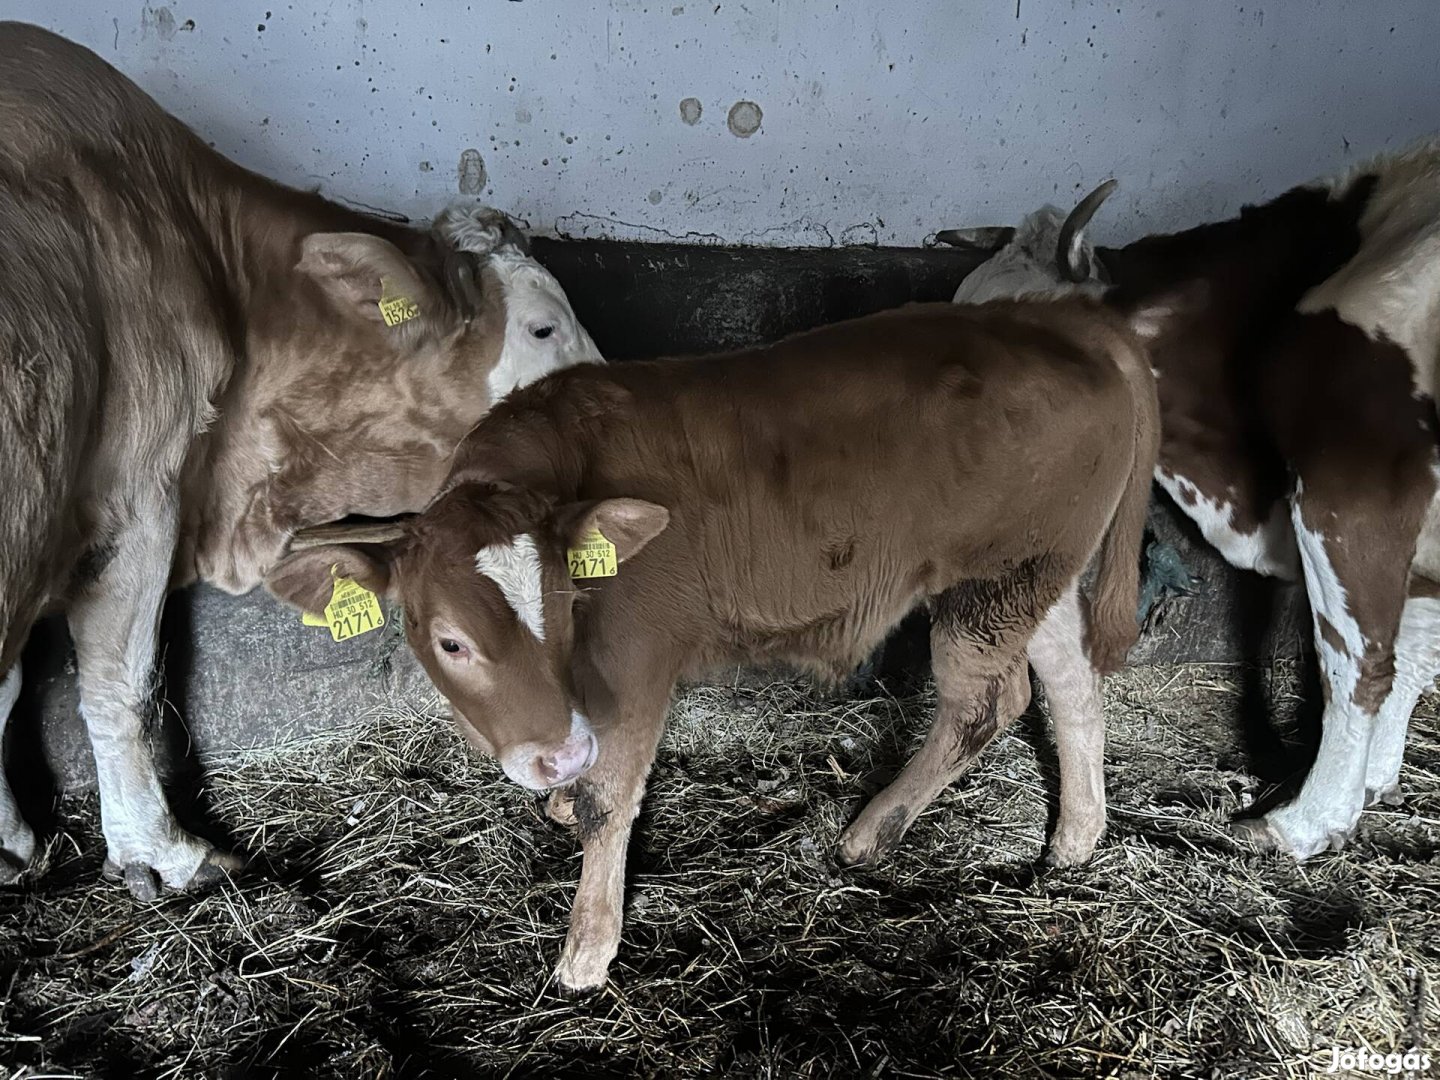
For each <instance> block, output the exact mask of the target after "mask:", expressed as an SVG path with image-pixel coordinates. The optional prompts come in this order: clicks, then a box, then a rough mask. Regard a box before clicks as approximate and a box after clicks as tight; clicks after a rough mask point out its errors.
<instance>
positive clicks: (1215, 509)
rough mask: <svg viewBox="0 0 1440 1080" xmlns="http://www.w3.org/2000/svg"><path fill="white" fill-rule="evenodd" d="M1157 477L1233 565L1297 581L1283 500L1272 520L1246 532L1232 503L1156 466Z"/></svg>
mask: <svg viewBox="0 0 1440 1080" xmlns="http://www.w3.org/2000/svg"><path fill="white" fill-rule="evenodd" d="M1155 480H1156V482H1157V483H1158V484H1159V485H1160V486H1161V487H1162V488H1164V489H1165V490H1166V491H1167V492H1169V493H1170V496H1171V498H1173V499H1174V500H1175V503H1176V505H1177V506H1179V507H1180V509H1181V510H1183V511H1184V512H1185V514H1186V516H1187V517H1189V518H1190V520H1191V521H1193V522H1195V524H1196V525H1197V526H1199V528H1200V533H1201V535H1202V536H1204V537H1205V539H1206V540H1207V541H1208V542H1209V543H1210V545H1211V546H1212V547H1214V548H1215V550H1217V551H1218V552H1220V554H1221V555H1223V556H1224V557H1225V561H1226V562H1228V563H1229V564H1230V565H1231V566H1235V567H1239V568H1240V569H1241V570H1254V571H1255V572H1256V573H1257V574H1264V575H1265V576H1267V577H1277V578H1281V579H1283V580H1285V581H1294V580H1295V579H1296V578H1297V577H1299V576H1300V564H1299V552H1298V551H1296V548H1295V534H1294V532H1293V531H1292V529H1291V526H1290V515H1289V512H1288V510H1287V508H1286V506H1285V504H1284V503H1283V502H1278V503H1276V504H1275V508H1274V510H1272V511H1271V514H1270V518H1269V520H1267V521H1265V522H1263V523H1261V525H1260V527H1259V528H1258V529H1257V530H1255V531H1254V532H1249V533H1246V532H1241V531H1239V530H1238V529H1236V528H1235V527H1234V526H1233V525H1232V524H1231V521H1232V516H1233V514H1234V511H1235V506H1234V504H1233V503H1229V502H1224V501H1221V500H1219V499H1215V498H1211V497H1210V496H1209V495H1207V494H1205V492H1203V491H1201V490H1200V489H1199V488H1197V487H1196V486H1195V485H1194V484H1193V483H1191V482H1190V481H1189V480H1187V479H1186V478H1185V477H1183V476H1180V475H1177V474H1176V473H1173V472H1170V471H1169V470H1168V469H1164V468H1160V467H1157V468H1156V469H1155Z"/></svg>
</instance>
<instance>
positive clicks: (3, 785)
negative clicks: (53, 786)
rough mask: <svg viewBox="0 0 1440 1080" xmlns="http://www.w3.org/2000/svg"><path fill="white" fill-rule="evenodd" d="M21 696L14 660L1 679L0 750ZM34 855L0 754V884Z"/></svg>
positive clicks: (17, 665)
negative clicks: (16, 703)
mask: <svg viewBox="0 0 1440 1080" xmlns="http://www.w3.org/2000/svg"><path fill="white" fill-rule="evenodd" d="M19 697H20V661H18V660H17V661H15V663H14V664H13V665H11V668H10V670H9V671H8V672H6V674H5V677H4V678H3V679H0V747H3V746H4V744H5V723H6V721H7V720H9V718H10V710H11V709H13V708H14V707H15V702H16V700H17V699H18V698H19ZM34 854H35V834H34V833H33V832H31V831H30V826H29V825H26V824H25V820H24V818H22V817H21V816H20V807H19V805H18V804H17V803H16V802H15V793H14V792H13V791H11V790H10V784H9V781H7V780H6V779H5V762H4V755H3V754H0V885H9V884H11V883H12V882H14V881H15V880H16V879H17V878H18V877H19V876H20V874H21V873H22V872H23V871H24V870H25V868H26V867H27V866H29V865H30V859H31V857H32V856H34Z"/></svg>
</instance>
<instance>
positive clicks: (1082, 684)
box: [1029, 583, 1105, 866]
mask: <svg viewBox="0 0 1440 1080" xmlns="http://www.w3.org/2000/svg"><path fill="white" fill-rule="evenodd" d="M1029 658H1030V664H1031V666H1032V667H1034V669H1035V674H1036V675H1037V676H1039V678H1040V681H1041V683H1043V684H1044V686H1045V699H1046V702H1047V703H1048V704H1049V706H1050V722H1051V723H1052V724H1053V725H1054V728H1055V748H1056V751H1057V752H1058V755H1059V758H1060V817H1059V820H1058V821H1057V822H1056V824H1055V836H1054V838H1053V839H1052V840H1051V842H1050V860H1051V861H1052V862H1053V863H1056V864H1057V865H1060V866H1071V865H1074V864H1076V863H1081V862H1084V861H1085V860H1086V859H1087V858H1089V857H1090V853H1091V852H1092V851H1093V850H1094V848H1095V843H1096V841H1098V840H1099V839H1100V834H1101V833H1102V832H1104V830H1105V712H1104V703H1103V700H1102V698H1101V695H1100V674H1099V672H1097V671H1096V670H1095V667H1094V665H1093V664H1092V663H1091V662H1090V657H1089V656H1088V655H1087V654H1086V652H1085V615H1084V611H1083V609H1082V608H1081V605H1080V599H1079V596H1078V594H1077V591H1076V586H1075V584H1074V583H1072V584H1071V585H1070V587H1069V588H1068V589H1066V590H1065V593H1064V595H1062V596H1061V597H1060V599H1059V600H1058V601H1056V603H1055V606H1054V607H1052V608H1051V609H1050V611H1049V612H1048V613H1047V614H1046V616H1045V619H1044V621H1043V622H1042V623H1041V624H1040V626H1039V627H1038V628H1037V629H1036V631H1035V636H1034V637H1033V638H1031V639H1030V647H1029Z"/></svg>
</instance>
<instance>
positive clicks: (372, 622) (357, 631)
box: [300, 566, 385, 641]
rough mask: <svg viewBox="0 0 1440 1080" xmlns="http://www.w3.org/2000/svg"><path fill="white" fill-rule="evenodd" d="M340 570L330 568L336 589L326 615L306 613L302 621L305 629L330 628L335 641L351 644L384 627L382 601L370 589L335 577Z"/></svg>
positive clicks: (326, 607) (331, 595) (353, 580)
mask: <svg viewBox="0 0 1440 1080" xmlns="http://www.w3.org/2000/svg"><path fill="white" fill-rule="evenodd" d="M336 569H337V567H334V566H332V567H331V568H330V575H331V576H332V577H335V588H334V589H333V590H332V591H331V593H330V603H328V604H326V605H325V612H324V614H323V615H312V614H311V613H310V612H308V611H307V612H304V613H303V614H302V615H301V616H300V621H301V622H302V623H304V624H305V625H306V626H326V627H329V628H330V637H331V640H333V641H349V640H350V639H351V638H355V637H359V636H360V635H361V634H368V633H369V632H370V631H371V630H379V629H380V627H382V626H384V625H385V613H384V612H383V611H381V610H380V600H379V599H378V598H377V597H376V595H375V594H374V593H373V592H371V591H370V590H369V589H367V588H365V586H364V585H361V584H360V583H359V582H358V581H356V580H355V579H354V578H348V577H336V576H335V571H336Z"/></svg>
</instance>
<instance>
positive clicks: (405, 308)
mask: <svg viewBox="0 0 1440 1080" xmlns="http://www.w3.org/2000/svg"><path fill="white" fill-rule="evenodd" d="M394 290H395V286H394V285H392V284H390V279H389V278H386V277H382V278H381V279H380V317H381V318H382V319H384V320H385V325H386V326H399V325H400V324H401V323H403V322H409V321H410V320H411V319H418V318H419V317H420V305H419V304H417V303H415V301H414V300H411V299H410V298H409V297H408V296H401V295H400V294H399V293H397V292H395V291H394Z"/></svg>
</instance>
